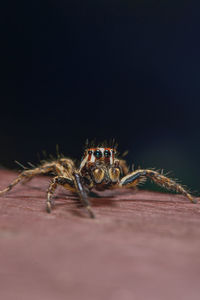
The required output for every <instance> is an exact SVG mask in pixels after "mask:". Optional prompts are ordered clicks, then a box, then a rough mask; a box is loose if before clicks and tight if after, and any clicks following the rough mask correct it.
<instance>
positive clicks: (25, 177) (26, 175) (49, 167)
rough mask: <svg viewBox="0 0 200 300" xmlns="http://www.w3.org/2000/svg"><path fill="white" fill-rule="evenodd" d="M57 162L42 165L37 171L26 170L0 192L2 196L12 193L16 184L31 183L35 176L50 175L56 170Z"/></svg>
mask: <svg viewBox="0 0 200 300" xmlns="http://www.w3.org/2000/svg"><path fill="white" fill-rule="evenodd" d="M54 166H55V162H52V163H49V164H47V163H46V164H44V165H41V166H40V167H37V168H35V169H31V170H25V171H23V172H22V173H21V174H20V175H19V176H18V177H17V178H16V179H15V180H14V181H13V182H12V183H11V184H9V185H8V186H7V187H6V188H5V189H4V190H2V191H0V195H2V194H4V193H6V192H8V191H10V190H11V189H12V188H13V187H14V186H15V185H16V184H18V183H19V182H20V181H25V182H26V181H29V180H31V179H32V178H33V177H34V176H36V175H40V174H45V173H49V172H51V171H53V170H54Z"/></svg>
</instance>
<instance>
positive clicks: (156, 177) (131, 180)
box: [119, 169, 197, 203]
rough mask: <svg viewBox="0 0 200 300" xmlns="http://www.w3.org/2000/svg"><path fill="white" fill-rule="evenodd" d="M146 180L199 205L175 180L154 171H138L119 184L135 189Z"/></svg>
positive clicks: (124, 178)
mask: <svg viewBox="0 0 200 300" xmlns="http://www.w3.org/2000/svg"><path fill="white" fill-rule="evenodd" d="M146 178H150V179H151V180H153V181H154V182H155V183H156V184H158V185H160V186H163V187H165V188H166V189H168V190H172V191H176V192H178V193H181V194H183V195H184V196H186V197H187V198H188V199H189V200H190V201H191V202H192V203H197V200H196V199H194V198H193V197H192V196H191V195H190V194H189V193H188V192H187V191H186V190H185V189H184V188H183V187H182V186H181V185H180V184H178V183H177V182H175V181H174V180H172V179H170V178H168V177H166V176H164V175H162V174H160V173H158V172H156V171H154V170H148V169H146V170H136V171H134V172H132V173H130V174H128V175H126V176H125V177H123V178H122V179H121V181H120V183H119V186H121V187H123V186H124V187H126V186H127V187H133V186H136V185H137V184H139V183H140V182H142V181H144V180H145V179H146Z"/></svg>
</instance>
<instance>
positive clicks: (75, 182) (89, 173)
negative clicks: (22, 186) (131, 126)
mask: <svg viewBox="0 0 200 300" xmlns="http://www.w3.org/2000/svg"><path fill="white" fill-rule="evenodd" d="M48 173H49V174H53V175H54V177H53V179H52V181H51V183H50V185H49V188H48V190H47V201H46V211H47V212H48V213H50V212H51V209H52V206H53V205H54V201H53V199H52V197H53V194H54V192H55V190H56V188H57V186H58V185H62V186H63V187H64V188H65V189H68V190H71V191H72V192H75V193H77V194H78V195H79V198H80V201H81V203H82V205H83V206H84V207H85V209H86V210H87V211H88V213H89V215H90V217H91V218H95V214H94V213H93V211H92V209H91V205H90V202H89V200H88V196H89V192H90V191H91V190H92V189H93V188H94V189H96V190H105V189H109V188H120V187H128V188H129V187H133V188H134V187H136V186H137V185H138V184H139V183H141V182H143V181H145V180H146V179H147V178H149V179H151V180H152V181H153V182H155V183H156V184H158V185H161V186H163V187H165V188H166V189H168V190H174V191H176V192H178V193H181V194H183V195H184V196H186V197H187V198H188V199H189V200H190V201H191V202H193V203H196V200H195V199H194V198H193V197H192V196H191V195H190V194H189V193H188V192H187V191H186V190H185V189H184V188H183V187H182V186H181V185H180V184H178V183H177V182H175V181H174V180H172V179H170V178H168V177H166V176H164V175H163V174H160V173H159V172H157V171H155V170H151V169H138V170H135V171H132V172H130V173H129V171H128V167H127V164H126V161H125V160H122V159H119V158H117V152H116V146H114V145H112V146H111V147H106V146H105V145H104V144H102V145H99V146H96V147H95V146H89V145H88V146H87V147H86V148H85V152H84V155H83V158H82V161H81V163H80V166H79V168H77V167H76V166H75V163H74V161H73V160H71V159H68V158H65V157H58V158H57V159H56V160H53V161H51V162H43V163H42V164H41V165H40V166H38V167H34V168H32V169H28V170H24V171H22V172H21V173H20V175H19V176H18V177H17V178H16V179H15V180H14V181H13V182H12V183H11V184H10V185H8V187H7V188H5V189H4V190H2V191H0V195H1V194H3V193H5V192H8V191H10V190H11V189H12V188H13V187H14V186H15V185H16V184H17V183H19V182H20V181H24V182H26V181H29V180H31V179H32V178H33V177H34V176H36V175H41V174H48Z"/></svg>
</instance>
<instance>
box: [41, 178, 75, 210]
mask: <svg viewBox="0 0 200 300" xmlns="http://www.w3.org/2000/svg"><path fill="white" fill-rule="evenodd" d="M58 184H60V185H62V186H63V187H64V188H67V189H69V190H72V191H75V186H74V182H73V180H72V179H70V178H67V177H64V176H56V177H54V178H53V180H52V182H51V183H50V185H49V188H48V190H47V202H46V211H47V212H48V213H50V212H51V208H52V205H54V201H53V194H54V193H55V190H56V188H57V186H58Z"/></svg>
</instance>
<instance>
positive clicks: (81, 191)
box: [74, 173, 95, 219]
mask: <svg viewBox="0 0 200 300" xmlns="http://www.w3.org/2000/svg"><path fill="white" fill-rule="evenodd" d="M74 182H75V186H76V190H77V192H78V194H79V197H80V200H81V202H82V204H83V206H84V207H85V208H86V209H87V211H88V213H89V215H90V217H91V218H92V219H95V214H94V212H93V211H92V209H91V205H90V202H89V200H88V194H87V192H86V190H85V188H84V186H83V184H82V181H81V176H80V175H79V174H78V173H74Z"/></svg>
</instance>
